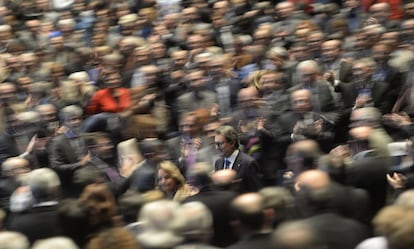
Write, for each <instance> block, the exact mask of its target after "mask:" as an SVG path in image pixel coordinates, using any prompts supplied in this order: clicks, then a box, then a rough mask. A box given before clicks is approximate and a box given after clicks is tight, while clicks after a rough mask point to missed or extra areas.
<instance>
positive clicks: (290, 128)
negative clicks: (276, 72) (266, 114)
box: [278, 89, 333, 151]
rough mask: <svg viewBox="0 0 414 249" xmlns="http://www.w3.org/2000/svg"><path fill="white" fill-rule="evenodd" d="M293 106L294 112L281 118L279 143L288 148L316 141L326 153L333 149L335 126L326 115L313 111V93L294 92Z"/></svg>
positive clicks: (306, 91) (279, 122)
mask: <svg viewBox="0 0 414 249" xmlns="http://www.w3.org/2000/svg"><path fill="white" fill-rule="evenodd" d="M291 105H292V111H290V112H286V113H285V114H283V115H282V116H280V118H279V121H278V126H279V128H278V130H279V131H280V133H279V136H278V141H279V142H280V143H281V144H282V145H284V146H288V145H289V144H291V143H292V142H296V141H299V140H304V139H314V140H316V141H317V142H318V143H319V145H320V146H321V148H322V149H324V150H325V151H328V150H329V149H331V148H330V147H331V146H332V139H333V132H332V131H333V130H332V129H333V124H332V122H331V121H330V120H328V119H327V118H326V117H325V116H324V115H320V114H318V113H316V112H313V111H312V106H313V103H312V93H311V92H310V91H309V90H306V89H298V90H296V91H294V92H292V94H291Z"/></svg>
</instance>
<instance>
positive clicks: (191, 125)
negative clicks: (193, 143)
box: [180, 116, 198, 138]
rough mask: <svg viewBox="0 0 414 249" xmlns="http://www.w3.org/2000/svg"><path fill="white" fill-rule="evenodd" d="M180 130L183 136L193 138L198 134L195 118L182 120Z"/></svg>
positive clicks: (189, 117) (190, 117)
mask: <svg viewBox="0 0 414 249" xmlns="http://www.w3.org/2000/svg"><path fill="white" fill-rule="evenodd" d="M180 130H181V133H182V134H183V135H184V136H188V137H190V138H191V137H194V136H196V135H197V132H198V125H197V122H196V117H195V116H188V117H185V118H183V120H181V122H180Z"/></svg>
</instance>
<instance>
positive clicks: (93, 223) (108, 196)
mask: <svg viewBox="0 0 414 249" xmlns="http://www.w3.org/2000/svg"><path fill="white" fill-rule="evenodd" d="M79 200H80V201H81V203H82V204H83V205H85V206H86V208H87V209H88V212H89V226H90V227H91V229H92V230H93V231H100V230H101V229H104V228H108V227H113V226H114V225H117V222H118V221H117V205H116V202H115V197H114V196H113V194H112V193H111V191H110V190H109V188H108V186H107V185H106V184H104V183H94V184H90V185H88V186H86V187H85V189H84V190H83V192H82V193H81V195H80V197H79Z"/></svg>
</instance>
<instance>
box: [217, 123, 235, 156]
mask: <svg viewBox="0 0 414 249" xmlns="http://www.w3.org/2000/svg"><path fill="white" fill-rule="evenodd" d="M214 143H215V145H216V150H217V152H218V154H219V156H221V157H230V156H231V155H232V154H233V152H234V151H235V150H237V149H239V146H240V142H239V136H238V134H237V132H236V130H235V129H234V128H233V127H232V126H229V125H223V126H221V127H219V128H218V129H217V130H216V134H215V137H214Z"/></svg>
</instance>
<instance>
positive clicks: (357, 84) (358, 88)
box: [335, 58, 392, 143]
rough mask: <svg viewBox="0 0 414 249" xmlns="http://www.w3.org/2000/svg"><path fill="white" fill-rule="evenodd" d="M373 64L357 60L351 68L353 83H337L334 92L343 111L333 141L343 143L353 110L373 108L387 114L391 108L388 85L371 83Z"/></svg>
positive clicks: (367, 60)
mask: <svg viewBox="0 0 414 249" xmlns="http://www.w3.org/2000/svg"><path fill="white" fill-rule="evenodd" d="M374 68H375V62H374V61H373V60H372V59H370V58H364V59H360V60H357V61H356V62H355V63H354V65H353V67H352V73H353V82H351V83H339V84H337V85H336V86H335V91H336V92H339V93H341V96H342V104H343V111H342V113H341V117H340V118H339V120H338V122H337V123H336V127H335V131H336V134H335V141H336V142H337V143H343V142H345V141H346V140H344V139H345V138H346V137H347V134H348V126H349V117H350V115H351V112H352V110H353V109H357V108H362V107H369V106H374V107H376V108H378V109H379V110H380V111H381V113H383V114H385V113H389V112H390V110H391V107H392V100H391V99H390V94H392V91H389V89H390V88H389V85H388V84H387V83H385V82H382V81H373V80H372V74H373V71H374Z"/></svg>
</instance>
